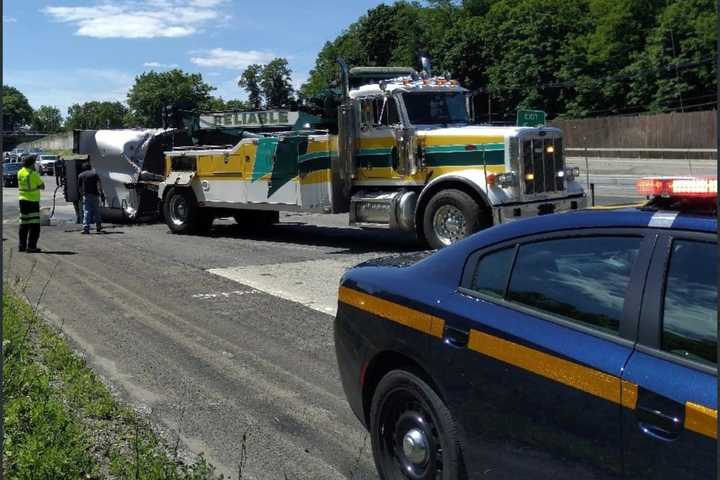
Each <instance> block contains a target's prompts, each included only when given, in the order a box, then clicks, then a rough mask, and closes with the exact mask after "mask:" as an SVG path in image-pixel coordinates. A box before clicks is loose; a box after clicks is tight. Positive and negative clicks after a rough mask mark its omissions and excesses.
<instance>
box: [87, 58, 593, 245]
mask: <svg viewBox="0 0 720 480" xmlns="http://www.w3.org/2000/svg"><path fill="white" fill-rule="evenodd" d="M337 63H338V65H339V67H340V68H339V71H340V79H339V88H338V89H336V92H337V94H336V95H335V97H333V98H332V99H331V101H329V102H328V104H329V105H330V106H329V107H327V108H326V109H325V112H329V113H328V114H326V115H325V116H324V118H323V120H324V123H320V124H319V125H320V127H323V128H319V127H318V124H315V128H313V124H311V123H306V124H303V123H301V122H297V123H296V124H294V126H293V127H294V128H288V129H287V130H284V131H283V130H282V129H279V128H278V125H277V124H274V125H272V128H266V129H264V130H263V129H262V128H261V129H259V130H258V129H254V130H253V129H248V128H243V129H242V132H241V133H240V135H237V136H236V137H234V139H233V142H235V143H233V144H231V145H218V144H217V143H214V142H208V138H209V137H205V142H203V141H195V142H189V141H186V140H185V139H181V138H180V137H179V136H178V134H176V133H173V132H169V131H164V132H160V133H158V132H154V131H153V132H150V131H147V132H145V131H142V132H139V131H127V132H125V131H123V132H111V133H112V135H110V134H108V135H105V137H108V138H105V137H103V138H100V133H101V132H87V133H84V132H81V134H80V137H79V140H80V143H81V144H82V143H83V142H86V143H88V145H90V146H89V147H86V148H85V150H88V152H89V153H92V152H95V151H96V150H97V152H96V153H97V154H96V155H94V157H93V155H91V161H92V162H94V163H98V162H100V161H102V159H104V158H105V157H108V158H109V159H114V160H113V161H114V163H113V165H115V164H117V165H118V166H120V167H122V168H124V169H125V170H127V171H128V172H127V175H123V176H122V178H121V179H120V177H118V175H115V176H114V177H113V175H110V177H109V178H110V180H112V181H115V183H118V182H122V184H121V185H120V184H118V191H119V192H120V193H118V195H117V199H116V200H117V201H115V203H114V204H117V206H118V207H120V208H122V209H123V210H124V211H125V213H126V215H128V216H131V217H133V216H135V217H139V216H141V215H140V214H141V213H142V212H143V211H149V210H154V211H160V212H162V214H163V216H164V219H165V222H166V223H167V225H168V227H169V229H170V230H171V231H172V232H174V233H198V232H202V231H204V230H207V229H208V228H209V227H210V225H211V224H212V222H213V221H214V219H215V218H220V217H234V218H235V219H236V221H237V222H238V223H240V224H241V225H243V226H250V225H253V226H258V225H259V226H262V225H268V224H272V223H275V222H278V221H279V212H280V211H295V212H312V213H347V214H348V216H349V223H350V225H355V226H359V227H363V228H386V229H391V230H399V231H404V232H414V233H415V234H416V235H417V237H418V238H419V239H420V240H422V241H425V242H427V243H428V244H429V245H430V246H431V247H432V248H440V247H444V246H447V245H450V244H452V243H455V242H457V241H458V240H461V239H462V238H464V237H466V236H468V235H470V234H472V233H474V232H476V231H479V230H481V229H484V228H486V227H489V226H491V225H495V224H501V223H507V222H511V221H514V220H518V219H521V218H524V217H530V216H536V215H543V214H547V213H553V212H561V211H567V210H574V209H581V208H583V207H584V206H585V203H586V199H585V193H584V192H583V189H582V186H581V185H580V183H579V182H578V181H576V178H577V177H578V175H579V172H578V170H577V169H576V168H567V167H566V164H565V157H564V154H563V135H562V132H561V131H560V130H559V129H557V128H548V127H544V126H536V127H520V126H509V127H508V126H490V125H472V124H471V121H470V117H471V115H470V106H471V103H472V102H471V94H470V92H469V91H468V90H467V89H465V88H463V87H462V86H460V84H459V82H457V81H456V80H451V79H448V78H445V77H444V76H433V74H432V71H431V67H430V62H429V60H428V59H426V58H423V59H422V62H421V63H422V65H423V68H422V71H421V72H417V71H416V70H415V69H413V68H401V67H355V68H352V69H349V68H348V67H347V65H346V64H345V62H344V61H343V60H342V59H338V62H337ZM236 113H237V112H236ZM280 113H282V112H280ZM280 113H279V114H277V115H274V116H273V115H272V114H268V113H267V112H266V113H262V112H255V113H253V112H251V113H247V112H245V113H243V114H240V115H233V114H232V113H225V114H223V115H216V116H214V117H211V120H212V123H213V124H214V126H216V127H218V131H220V130H221V127H223V126H224V125H223V123H224V122H227V121H233V120H234V119H235V118H236V117H237V118H238V121H239V122H241V123H242V124H243V125H244V126H246V124H247V123H248V122H249V123H252V122H253V121H254V120H261V119H265V121H266V122H269V120H271V119H273V118H274V119H276V120H277V121H280V120H282V119H284V118H286V117H287V116H286V115H285V116H284V115H281V114H280ZM288 118H289V117H288ZM293 118H294V117H293ZM270 123H272V122H270ZM275 123H277V122H275ZM288 127H290V126H288ZM122 135H125V136H122ZM111 137H112V138H111ZM120 137H122V138H120ZM125 137H128V138H130V139H131V140H132V141H131V142H129V143H128V141H127V139H126V138H125ZM156 138H157V139H161V140H156ZM123 139H125V140H123ZM120 140H122V141H121V142H120V143H119V144H118V145H119V146H115V147H113V148H110V149H108V148H106V147H105V146H103V145H108V144H113V145H114V144H115V143H118V141H120ZM225 143H228V142H225ZM156 144H157V145H156ZM153 145H155V146H153ZM160 146H170V148H165V149H163V150H159V151H158V150H157V147H160ZM173 146H174V147H173ZM81 150H82V149H81ZM98 152H99V153H98ZM161 152H164V153H163V154H162V156H161V155H157V154H158V153H161ZM142 154H144V155H145V158H144V160H143V161H136V160H134V159H135V157H137V156H138V155H140V156H142ZM111 157H112V158H111ZM108 162H109V160H108ZM106 163H107V162H106ZM130 167H132V168H130ZM115 177H117V178H118V179H115ZM148 196H152V197H153V201H150V200H149V199H148V198H146V197H148ZM111 197H112V195H111ZM114 198H115V197H113V198H111V199H110V200H112V201H114V200H113V199H114ZM138 199H140V200H142V202H141V203H142V204H143V205H140V206H138V205H136V203H138V202H139V200H138ZM114 204H113V205H114ZM148 209H149V210H148Z"/></svg>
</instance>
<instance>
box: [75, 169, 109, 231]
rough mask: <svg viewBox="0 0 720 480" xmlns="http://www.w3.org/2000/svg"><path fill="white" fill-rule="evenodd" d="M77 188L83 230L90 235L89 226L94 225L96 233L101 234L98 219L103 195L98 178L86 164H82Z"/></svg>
mask: <svg viewBox="0 0 720 480" xmlns="http://www.w3.org/2000/svg"><path fill="white" fill-rule="evenodd" d="M78 188H79V190H80V195H81V196H82V202H83V230H82V233H83V234H85V235H87V234H89V233H90V224H91V223H93V222H94V223H95V227H96V229H97V232H98V233H100V232H102V219H101V218H100V203H101V202H102V203H105V193H104V192H103V189H102V184H101V183H100V177H99V176H98V174H97V172H96V171H95V169H94V168H92V167H90V164H89V163H88V162H85V163H84V164H83V172H82V173H81V174H80V175H79V176H78Z"/></svg>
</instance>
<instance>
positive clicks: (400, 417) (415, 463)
mask: <svg viewBox="0 0 720 480" xmlns="http://www.w3.org/2000/svg"><path fill="white" fill-rule="evenodd" d="M370 438H371V443H372V450H373V457H374V458H375V466H376V467H377V470H378V473H380V478H384V479H395V478H416V479H426V478H427V479H442V480H450V479H460V478H464V477H465V472H464V468H463V465H462V455H461V452H460V444H459V442H458V436H457V430H456V427H455V421H454V420H453V418H452V415H451V414H450V411H449V410H448V408H447V407H446V406H445V404H444V403H443V401H442V399H441V398H440V397H438V395H437V394H436V393H435V391H433V389H432V388H431V387H430V386H429V385H428V384H427V383H425V382H424V381H423V380H422V379H421V378H420V377H418V376H417V375H414V374H413V373H411V372H409V371H405V370H393V371H391V372H390V373H388V374H387V375H385V376H384V377H383V379H382V380H380V383H379V384H378V386H377V389H376V390H375V394H374V395H373V398H372V404H371V408H370Z"/></svg>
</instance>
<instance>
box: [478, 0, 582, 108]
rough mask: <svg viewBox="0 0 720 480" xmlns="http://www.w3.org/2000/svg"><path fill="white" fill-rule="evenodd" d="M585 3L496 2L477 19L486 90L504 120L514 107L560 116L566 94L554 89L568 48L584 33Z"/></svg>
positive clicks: (562, 0) (555, 0) (566, 0)
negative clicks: (483, 46) (480, 27)
mask: <svg viewBox="0 0 720 480" xmlns="http://www.w3.org/2000/svg"><path fill="white" fill-rule="evenodd" d="M588 19H589V15H588V7H587V2H586V1H585V0H518V1H514V0H501V1H497V2H495V3H493V5H492V6H491V7H490V11H489V12H488V14H487V15H485V16H484V17H483V25H482V38H484V39H485V42H486V43H485V48H486V50H487V53H486V58H487V59H488V66H487V69H486V73H487V78H488V87H489V90H490V91H491V92H492V100H493V105H494V107H493V109H494V110H495V109H496V108H495V107H496V106H497V107H498V108H499V110H500V111H501V112H503V113H504V116H505V117H511V116H512V114H513V113H514V112H515V110H516V109H518V108H537V109H540V110H544V111H546V112H547V113H548V116H550V117H553V116H556V115H557V114H559V113H563V112H564V111H565V108H566V103H567V101H568V95H571V94H572V90H570V92H569V93H568V91H567V90H565V89H563V88H560V84H561V82H562V81H563V80H565V78H563V77H562V76H561V72H562V71H563V68H564V67H565V62H566V58H567V57H568V51H569V46H570V45H573V43H574V41H575V39H576V38H577V37H579V36H581V35H584V34H586V33H587V31H588V29H589V27H590V25H589V22H588Z"/></svg>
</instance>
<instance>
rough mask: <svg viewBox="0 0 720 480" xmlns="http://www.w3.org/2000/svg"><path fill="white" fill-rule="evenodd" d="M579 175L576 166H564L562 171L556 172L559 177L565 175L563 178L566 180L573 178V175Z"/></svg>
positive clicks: (569, 180)
mask: <svg viewBox="0 0 720 480" xmlns="http://www.w3.org/2000/svg"><path fill="white" fill-rule="evenodd" d="M579 176H580V169H579V168H578V167H572V168H566V169H565V170H564V171H560V172H558V177H560V178H562V177H565V179H566V180H567V181H568V182H571V181H573V180H575V177H579Z"/></svg>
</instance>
